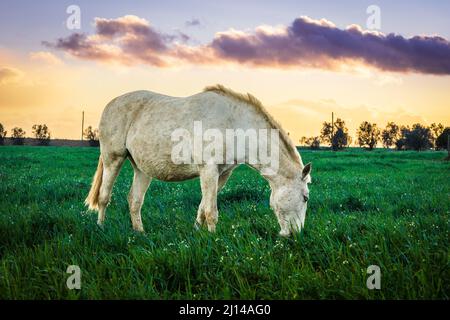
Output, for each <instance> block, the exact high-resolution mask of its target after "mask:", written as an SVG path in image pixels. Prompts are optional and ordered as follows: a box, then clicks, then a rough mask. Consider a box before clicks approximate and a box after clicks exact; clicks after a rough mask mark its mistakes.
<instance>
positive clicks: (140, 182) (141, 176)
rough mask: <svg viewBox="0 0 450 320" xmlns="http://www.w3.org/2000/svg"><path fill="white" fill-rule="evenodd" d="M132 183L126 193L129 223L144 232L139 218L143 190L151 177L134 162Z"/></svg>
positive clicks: (143, 194) (143, 195) (144, 190)
mask: <svg viewBox="0 0 450 320" xmlns="http://www.w3.org/2000/svg"><path fill="white" fill-rule="evenodd" d="M133 169H134V177H133V185H132V186H131V189H130V193H129V194H128V205H129V206H130V216H131V224H132V225H133V229H134V230H136V231H139V232H144V226H143V225H142V219H141V208H142V203H143V202H144V197H145V192H146V191H147V189H148V186H149V185H150V182H151V178H149V177H148V176H147V175H145V173H143V172H142V171H141V170H139V169H138V168H137V167H136V166H135V165H134V164H133Z"/></svg>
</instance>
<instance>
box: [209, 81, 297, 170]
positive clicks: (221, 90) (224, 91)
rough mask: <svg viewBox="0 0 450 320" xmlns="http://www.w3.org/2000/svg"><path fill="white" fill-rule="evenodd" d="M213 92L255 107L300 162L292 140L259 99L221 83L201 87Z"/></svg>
mask: <svg viewBox="0 0 450 320" xmlns="http://www.w3.org/2000/svg"><path fill="white" fill-rule="evenodd" d="M208 91H211V92H215V93H218V94H221V95H224V96H227V97H231V98H233V99H235V100H238V101H240V102H244V103H246V104H248V105H251V106H253V107H255V108H256V110H257V112H258V113H260V114H261V115H262V116H263V117H264V118H265V119H266V120H267V122H268V123H269V124H270V126H271V127H272V128H273V129H277V130H278V131H279V132H280V137H281V140H282V141H283V143H284V145H285V146H286V149H287V151H288V152H289V154H290V156H291V157H292V159H293V160H294V161H296V162H297V163H299V164H301V160H300V156H299V154H298V152H297V148H296V147H295V145H294V143H293V142H292V140H291V139H290V138H289V136H288V135H287V133H286V132H285V131H284V129H283V128H282V127H281V125H280V124H279V123H278V121H276V120H275V119H274V118H273V117H272V116H271V115H270V113H269V112H267V110H266V108H264V106H263V104H262V103H261V101H259V100H258V99H257V98H256V97H255V96H253V95H251V94H250V93H247V94H243V93H239V92H235V91H233V90H231V89H229V88H226V87H224V86H223V85H221V84H217V85H215V86H208V87H206V88H205V89H203V92H208Z"/></svg>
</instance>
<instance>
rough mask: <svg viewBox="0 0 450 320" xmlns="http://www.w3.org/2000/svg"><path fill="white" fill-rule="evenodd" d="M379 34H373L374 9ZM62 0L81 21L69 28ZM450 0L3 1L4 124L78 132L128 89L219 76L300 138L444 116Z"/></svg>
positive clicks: (166, 88)
mask: <svg viewBox="0 0 450 320" xmlns="http://www.w3.org/2000/svg"><path fill="white" fill-rule="evenodd" d="M372 4H375V5H377V6H379V8H380V10H381V11H380V13H381V28H380V30H368V29H367V26H366V20H367V18H368V16H369V14H367V13H366V9H367V7H368V6H369V5H372ZM69 5H78V6H79V7H80V9H81V29H75V30H69V29H68V28H67V26H66V20H67V18H68V17H69V14H68V13H66V9H67V7H68V6H69ZM449 13H450V2H449V1H427V2H425V1H395V3H394V2H393V1H300V0H295V1H234V0H231V1H228V0H227V1H192V0H191V1H172V0H169V1H95V3H94V1H58V2H56V1H36V2H30V1H11V0H2V1H1V2H0V30H1V31H0V123H2V124H3V126H5V127H6V129H7V130H8V136H9V135H10V131H11V129H12V127H15V126H19V127H22V128H23V129H24V130H25V131H26V132H27V136H30V135H31V126H32V125H33V124H39V123H46V124H47V125H48V126H49V128H50V130H51V132H52V137H55V138H70V139H79V138H80V131H81V128H80V122H81V112H82V110H84V111H85V119H86V120H85V123H86V125H92V126H94V127H97V126H98V121H99V118H100V115H101V112H102V110H103V108H104V106H105V105H106V104H107V103H108V102H109V101H110V100H111V99H113V98H114V97H116V96H118V95H121V94H123V93H125V92H128V91H133V90H142V89H146V90H151V91H155V92H159V93H164V94H168V95H174V96H188V95H192V94H195V93H198V92H199V91H201V90H202V89H203V88H204V87H205V86H207V85H212V84H216V83H221V84H224V85H225V86H228V87H231V88H232V89H234V90H236V91H242V92H250V93H252V94H254V95H255V96H256V97H258V98H259V99H260V100H261V101H262V102H263V104H264V105H265V106H266V107H267V109H268V110H269V112H270V113H272V114H273V115H274V117H275V118H276V119H278V120H279V121H280V122H281V123H282V125H283V126H284V127H285V129H286V130H287V131H289V132H290V133H291V136H292V137H293V138H294V140H295V141H296V142H298V139H299V138H300V137H301V136H316V135H319V132H320V128H321V123H322V122H323V121H326V120H329V119H330V118H331V112H332V111H333V112H334V113H335V115H336V117H340V118H342V119H344V120H345V121H346V123H347V125H348V127H349V130H350V133H351V135H352V136H354V135H355V131H356V128H357V126H358V125H359V123H360V122H362V121H363V120H368V121H371V122H375V123H377V124H378V125H379V126H381V127H384V126H385V124H386V122H387V121H395V122H397V123H399V124H413V123H415V122H421V123H424V124H430V123H432V122H441V123H443V124H444V125H447V126H449V125H450V43H449V39H450V19H448V15H449Z"/></svg>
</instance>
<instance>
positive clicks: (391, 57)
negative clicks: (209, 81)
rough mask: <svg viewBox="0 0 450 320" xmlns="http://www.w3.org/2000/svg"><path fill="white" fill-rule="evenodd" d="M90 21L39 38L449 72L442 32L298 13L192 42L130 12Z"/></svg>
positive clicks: (142, 58)
mask: <svg viewBox="0 0 450 320" xmlns="http://www.w3.org/2000/svg"><path fill="white" fill-rule="evenodd" d="M195 20H196V19H193V20H191V23H195V22H194V21H195ZM95 27H96V33H95V34H94V35H90V36H87V35H84V34H77V33H75V34H72V35H70V36H69V37H66V38H60V39H58V40H57V41H56V43H49V42H44V44H45V45H46V46H47V47H51V48H55V49H61V50H64V51H66V52H68V53H70V54H72V55H74V56H76V57H79V58H82V59H88V60H102V61H114V62H119V63H124V64H136V63H144V64H149V65H153V66H158V67H166V66H171V65H174V64H176V65H179V64H222V63H226V62H228V63H236V64H245V65H248V66H253V67H272V68H319V69H327V70H348V69H349V68H351V67H353V66H354V67H355V68H356V67H358V66H360V65H363V66H369V67H372V68H375V69H378V70H381V71H388V72H401V73H404V72H414V73H424V74H437V75H448V74H450V43H449V41H448V40H446V39H444V38H442V37H439V36H414V37H412V38H405V37H403V36H401V35H396V34H393V33H390V34H383V33H381V32H374V31H367V30H363V29H362V28H361V27H359V26H357V25H350V26H348V27H347V28H345V29H339V28H337V27H336V26H335V25H334V24H333V23H332V22H330V21H327V20H325V19H321V20H313V19H311V18H308V17H300V18H297V19H295V20H294V21H293V22H292V23H291V24H290V25H288V26H282V27H272V26H259V27H257V28H256V29H255V30H254V31H251V32H249V31H240V30H229V31H225V32H218V33H216V35H215V37H214V38H213V40H212V41H211V42H210V43H207V44H204V45H196V46H188V45H184V44H180V40H181V42H186V41H187V40H188V39H189V38H188V36H186V35H180V34H178V35H167V34H164V33H161V32H158V31H156V30H155V29H154V28H153V27H152V26H150V24H149V22H148V21H146V20H145V19H141V18H139V17H136V16H124V17H120V18H117V19H103V18H96V19H95ZM183 38H184V39H183Z"/></svg>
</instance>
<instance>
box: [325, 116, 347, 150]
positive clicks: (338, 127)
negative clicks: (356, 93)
mask: <svg viewBox="0 0 450 320" xmlns="http://www.w3.org/2000/svg"><path fill="white" fill-rule="evenodd" d="M332 128H333V127H332V125H331V123H330V122H326V121H325V122H324V123H323V126H322V130H321V131H320V141H321V142H322V143H326V144H331V147H332V148H333V150H338V149H342V148H344V147H346V146H348V145H349V144H350V143H351V142H352V139H351V137H350V135H349V134H348V129H347V127H346V126H345V121H344V120H342V119H340V118H337V119H336V121H335V122H334V130H332ZM332 131H334V135H333V136H331V135H332ZM338 133H339V135H338ZM336 135H338V136H337V137H335V136H336Z"/></svg>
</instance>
